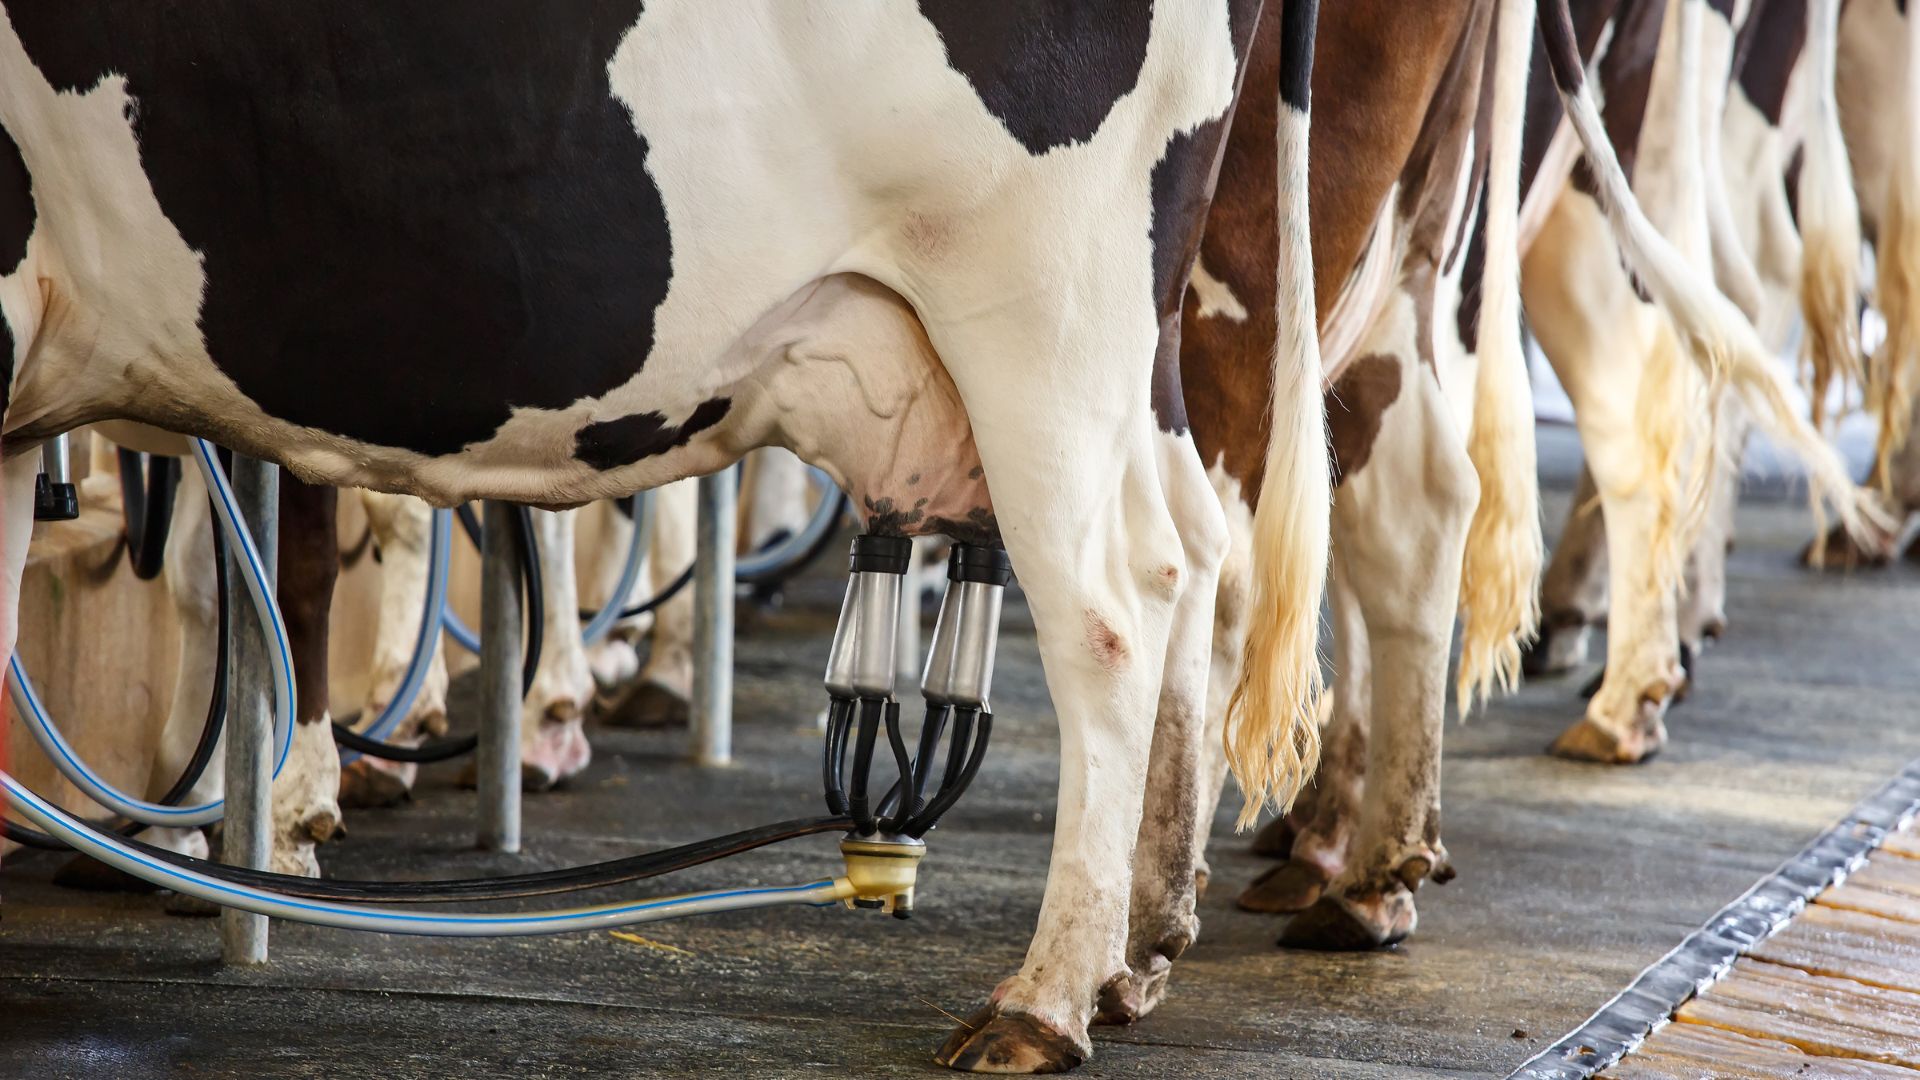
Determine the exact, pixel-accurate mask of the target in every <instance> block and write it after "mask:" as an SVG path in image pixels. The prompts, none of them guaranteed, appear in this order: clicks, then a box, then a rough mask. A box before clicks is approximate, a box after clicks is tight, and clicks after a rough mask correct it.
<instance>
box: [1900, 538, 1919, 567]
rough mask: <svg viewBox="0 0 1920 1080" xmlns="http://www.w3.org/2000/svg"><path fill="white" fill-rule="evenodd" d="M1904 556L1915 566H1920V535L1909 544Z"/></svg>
mask: <svg viewBox="0 0 1920 1080" xmlns="http://www.w3.org/2000/svg"><path fill="white" fill-rule="evenodd" d="M1902 558H1904V559H1906V560H1907V561H1908V562H1909V563H1912V564H1913V565H1915V566H1920V536H1916V537H1914V539H1913V543H1911V544H1908V545H1907V553H1906V554H1905V555H1904V556H1902Z"/></svg>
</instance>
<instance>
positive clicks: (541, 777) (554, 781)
mask: <svg viewBox="0 0 1920 1080" xmlns="http://www.w3.org/2000/svg"><path fill="white" fill-rule="evenodd" d="M559 783H560V778H559V777H557V776H555V775H553V773H551V772H548V771H547V770H546V769H545V768H543V767H541V766H539V765H535V764H532V763H530V762H521V763H520V790H521V791H552V790H553V789H554V788H555V787H556V786H558V785H559Z"/></svg>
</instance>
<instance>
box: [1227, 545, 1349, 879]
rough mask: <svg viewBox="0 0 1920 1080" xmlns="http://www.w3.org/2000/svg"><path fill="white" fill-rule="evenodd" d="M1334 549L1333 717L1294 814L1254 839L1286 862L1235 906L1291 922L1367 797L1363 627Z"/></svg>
mask: <svg viewBox="0 0 1920 1080" xmlns="http://www.w3.org/2000/svg"><path fill="white" fill-rule="evenodd" d="M1349 573H1350V571H1349V570H1348V569H1347V568H1346V566H1345V565H1344V560H1343V558H1342V554H1341V552H1340V549H1339V546H1338V545H1337V544H1336V545H1335V548H1334V553H1333V574H1332V576H1331V578H1330V579H1329V582H1328V589H1327V593H1328V600H1329V606H1330V607H1331V608H1332V612H1333V650H1334V652H1333V680H1332V685H1331V686H1330V688H1329V690H1330V696H1331V697H1332V701H1333V715H1332V718H1331V719H1330V720H1329V722H1328V724H1327V729H1326V733H1325V734H1324V735H1323V736H1322V740H1321V748H1320V768H1319V770H1318V771H1317V772H1315V773H1314V775H1313V782H1312V783H1311V784H1310V785H1308V787H1307V789H1306V790H1305V791H1303V792H1301V793H1300V799H1299V801H1298V802H1296V803H1295V804H1294V808H1293V811H1292V812H1291V813H1289V814H1287V815H1286V816H1285V817H1282V818H1277V819H1275V820H1274V821H1273V822H1271V823H1269V824H1268V826H1267V827H1266V828H1265V829H1263V830H1262V831H1261V834H1260V835H1259V836H1257V837H1255V843H1256V845H1257V846H1258V847H1259V848H1260V849H1261V850H1262V851H1264V852H1266V853H1270V854H1273V855H1275V856H1277V857H1279V858H1282V859H1284V860H1286V861H1285V862H1282V863H1281V864H1280V865H1278V866H1275V867H1272V868H1270V869H1268V870H1267V871H1265V872H1264V873H1262V874H1261V875H1260V876H1259V877H1258V878H1255V879H1254V881H1253V883H1252V884H1251V885H1248V886H1247V888H1246V889H1245V890H1244V891H1242V892H1241V894H1240V896H1239V898H1238V899H1237V900H1236V903H1238V904H1239V905H1240V907H1242V908H1243V909H1245V910H1247V911H1258V912H1264V913H1267V914H1274V915H1292V914H1296V913H1298V912H1301V911H1305V910H1306V909H1307V908H1310V907H1312V906H1313V905H1314V904H1315V903H1316V902H1317V901H1319V899H1320V897H1321V896H1322V895H1323V894H1324V893H1325V892H1326V889H1327V884H1328V883H1329V882H1331V881H1332V880H1333V879H1334V878H1335V877H1336V876H1338V875H1339V873H1340V872H1341V871H1342V870H1344V869H1346V865H1347V851H1348V848H1349V847H1350V846H1351V845H1352V842H1353V835H1354V829H1355V827H1356V826H1357V825H1358V823H1359V819H1360V799H1361V796H1362V793H1363V792H1364V791H1365V790H1366V780H1367V731H1368V724H1369V718H1370V716H1371V713H1372V709H1373V674H1372V667H1373V665H1372V661H1371V657H1370V656H1369V653H1368V646H1367V624H1366V620H1365V618H1363V617H1362V615H1361V611H1360V601H1359V599H1358V597H1356V596H1355V595H1354V587H1353V585H1351V584H1350V583H1349V582H1348V580H1347V577H1348V575H1349Z"/></svg>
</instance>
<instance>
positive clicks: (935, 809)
mask: <svg viewBox="0 0 1920 1080" xmlns="http://www.w3.org/2000/svg"><path fill="white" fill-rule="evenodd" d="M912 553H913V542H912V541H911V540H906V539H902V538H900V537H895V536H860V537H856V538H855V539H854V542H853V554H852V558H851V560H850V565H849V567H848V581H847V596H846V600H845V602H844V603H843V604H842V605H841V608H840V623H839V625H838V626H837V627H835V629H834V633H833V649H832V651H831V652H830V653H828V655H827V694H828V695H829V697H830V698H831V704H830V705H829V706H828V712H827V740H826V746H825V749H824V750H823V751H822V755H821V757H822V768H821V772H822V775H823V777H824V779H825V782H826V790H827V809H828V810H831V811H833V812H834V813H835V814H845V815H847V816H848V817H850V818H852V819H853V826H854V827H853V832H852V834H851V835H849V836H848V838H847V839H846V840H843V841H842V842H841V844H840V849H841V851H842V852H843V853H845V854H846V856H847V864H848V866H849V867H850V868H851V867H852V866H853V865H854V862H855V860H856V859H858V860H861V861H863V862H869V861H870V862H873V863H875V864H877V865H884V866H887V867H898V868H904V869H903V870H895V871H893V872H895V873H900V874H901V875H902V879H903V880H904V882H905V888H903V889H901V890H899V891H897V892H894V893H893V894H892V895H890V896H887V897H884V898H881V899H878V900H875V899H874V898H872V897H866V898H862V899H860V900H857V901H854V902H855V903H857V904H861V905H865V906H871V907H877V908H880V909H882V910H885V911H888V912H891V913H892V914H894V915H896V916H899V917H902V918H904V917H905V916H906V915H907V914H908V913H910V912H911V911H912V910H913V870H912V868H913V867H914V866H916V865H917V864H918V862H919V860H920V856H921V855H922V854H923V853H924V852H925V851H926V845H925V844H924V843H923V841H922V839H921V838H922V837H924V836H926V834H927V832H928V830H930V829H932V828H933V826H934V825H935V824H936V823H937V822H938V821H939V820H940V817H941V815H942V814H945V813H946V812H947V811H948V810H949V809H951V808H952V807H953V804H954V803H955V802H956V801H957V800H958V799H959V798H960V796H961V794H962V793H964V792H965V791H966V789H967V786H968V785H969V784H971V783H972V782H973V778H974V775H975V774H976V773H978V772H979V771H980V762H981V760H982V758H983V757H984V756H985V754H986V750H987V739H988V737H989V736H990V735H991V734H992V731H993V714H992V712H991V711H989V709H988V694H989V692H990V691H991V689H992V686H993V657H994V651H995V649H994V647H995V645H996V644H997V642H998V640H999V633H1000V600H1001V597H1002V595H1003V594H1004V593H1005V591H1006V585H1007V582H1008V581H1009V580H1010V579H1011V578H1012V576H1013V569H1012V565H1011V564H1010V563H1009V562H1008V561H1007V553H1006V552H1005V551H1003V550H1001V549H999V548H987V547H976V546H974V545H971V544H955V545H954V546H953V553H952V555H951V556H950V557H949V559H948V562H947V591H946V595H945V596H944V597H943V598H942V599H941V601H940V615H939V618H938V620H937V621H936V622H935V623H934V630H933V647H932V649H931V650H930V651H929V652H928V654H927V666H926V672H925V674H924V676H923V677H922V678H921V680H920V693H921V696H922V697H924V698H925V699H926V702H927V713H926V719H925V720H923V721H922V722H921V725H920V736H919V745H918V749H917V752H915V753H913V754H909V753H908V751H907V741H906V736H905V733H904V732H902V730H901V727H900V703H899V702H898V701H896V700H895V699H894V696H893V682H894V672H895V669H896V668H897V666H898V665H897V662H896V660H895V657H896V656H897V655H898V653H897V651H896V650H897V646H896V642H895V640H894V634H895V633H896V632H897V630H898V628H899V625H900V604H901V596H902V593H903V592H904V591H905V590H904V586H905V581H906V573H907V564H908V560H909V558H910V557H911V555H912ZM949 719H951V720H952V738H951V741H950V742H949V743H948V746H947V755H946V763H945V769H944V773H943V775H942V777H941V781H940V787H939V790H938V791H937V792H935V794H934V795H933V797H932V798H931V799H929V798H927V781H928V780H930V779H932V776H933V766H934V759H935V757H936V756H937V755H938V753H939V751H940V737H941V735H942V734H943V732H944V731H945V730H946V728H947V726H948V721H949ZM882 728H884V729H885V731H886V734H887V745H888V747H889V748H890V749H891V750H892V752H893V760H894V764H895V767H896V769H897V770H898V776H899V778H898V779H897V780H896V781H895V783H894V786H893V787H892V788H891V789H890V790H888V792H887V793H886V794H885V795H884V796H882V797H881V798H880V800H879V801H878V803H876V802H875V801H874V799H873V798H872V788H871V787H870V786H869V783H868V776H869V774H870V772H871V771H872V767H873V756H874V751H875V748H876V744H877V743H878V742H879V738H880V731H881V730H882ZM849 736H851V739H852V744H853V773H852V777H851V780H850V781H849V780H848V779H847V745H848V739H849Z"/></svg>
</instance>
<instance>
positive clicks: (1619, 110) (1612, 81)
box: [1573, 0, 1667, 195]
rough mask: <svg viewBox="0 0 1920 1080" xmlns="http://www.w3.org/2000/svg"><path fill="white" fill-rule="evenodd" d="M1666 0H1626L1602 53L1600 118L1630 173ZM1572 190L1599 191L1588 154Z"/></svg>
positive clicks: (1630, 175)
mask: <svg viewBox="0 0 1920 1080" xmlns="http://www.w3.org/2000/svg"><path fill="white" fill-rule="evenodd" d="M1666 15H1667V0H1625V2H1624V3H1622V4H1621V5H1620V10H1619V12H1618V14H1617V15H1616V16H1615V18H1614V31H1613V39H1612V41H1611V43H1610V44H1608V46H1607V52H1606V55H1604V56H1602V57H1601V58H1600V70H1599V73H1598V78H1599V82H1600V100H1601V101H1602V103H1603V104H1602V105H1601V107H1600V118H1601V120H1602V121H1603V122H1605V124H1606V128H1607V141H1608V142H1611V143H1612V144H1613V149H1614V153H1615V154H1616V155H1618V156H1619V158H1620V169H1621V171H1622V172H1624V173H1626V176H1627V179H1629V180H1631V179H1633V166H1634V162H1635V161H1636V160H1637V159H1638V158H1639V151H1640V129H1641V127H1643V126H1644V125H1645V124H1646V119H1647V97H1648V95H1649V94H1651V93H1652V91H1653V63H1654V60H1655V59H1657V58H1658V57H1659V55H1660V30H1661V26H1662V24H1663V23H1664V21H1665V19H1666ZM1573 187H1574V190H1575V191H1579V192H1582V193H1583V194H1587V195H1594V194H1597V193H1598V191H1599V187H1598V185H1597V184H1596V182H1595V181H1594V178H1593V173H1592V172H1590V171H1589V170H1588V168H1587V164H1586V158H1585V157H1584V156H1583V157H1582V158H1581V159H1580V163H1579V164H1577V165H1575V166H1574V169H1573Z"/></svg>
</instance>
